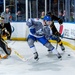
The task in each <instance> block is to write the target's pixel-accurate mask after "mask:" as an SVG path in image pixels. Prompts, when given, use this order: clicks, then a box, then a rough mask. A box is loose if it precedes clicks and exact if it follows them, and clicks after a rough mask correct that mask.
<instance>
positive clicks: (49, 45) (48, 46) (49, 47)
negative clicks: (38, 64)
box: [45, 42, 54, 50]
mask: <svg viewBox="0 0 75 75" xmlns="http://www.w3.org/2000/svg"><path fill="white" fill-rule="evenodd" d="M45 46H46V47H47V48H48V49H50V50H52V49H53V48H54V46H53V45H52V44H51V43H49V42H47V43H46V44H45Z"/></svg>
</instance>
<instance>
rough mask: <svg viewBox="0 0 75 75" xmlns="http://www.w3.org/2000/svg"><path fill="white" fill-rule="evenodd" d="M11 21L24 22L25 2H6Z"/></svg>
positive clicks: (20, 0) (16, 0)
mask: <svg viewBox="0 0 75 75" xmlns="http://www.w3.org/2000/svg"><path fill="white" fill-rule="evenodd" d="M6 6H8V7H9V8H10V13H11V15H12V20H13V21H25V0H6Z"/></svg>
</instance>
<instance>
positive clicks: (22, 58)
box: [1, 40, 25, 61]
mask: <svg viewBox="0 0 75 75" xmlns="http://www.w3.org/2000/svg"><path fill="white" fill-rule="evenodd" d="M1 41H2V42H3V43H4V44H5V45H6V46H7V47H8V45H7V43H6V42H5V41H3V40H1ZM10 48H11V47H10ZM11 49H13V48H11ZM12 51H13V52H14V53H15V54H16V56H17V57H18V58H20V59H21V60H22V61H24V60H25V59H24V57H23V56H22V55H21V54H19V53H18V52H17V51H16V50H15V49H13V50H12Z"/></svg>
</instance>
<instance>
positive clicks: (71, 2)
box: [70, 0, 75, 22]
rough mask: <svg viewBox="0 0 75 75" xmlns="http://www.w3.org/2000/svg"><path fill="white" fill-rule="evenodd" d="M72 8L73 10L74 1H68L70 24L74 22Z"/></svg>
mask: <svg viewBox="0 0 75 75" xmlns="http://www.w3.org/2000/svg"><path fill="white" fill-rule="evenodd" d="M74 8H75V6H74V0H71V1H70V21H71V22H74V15H75V14H74Z"/></svg>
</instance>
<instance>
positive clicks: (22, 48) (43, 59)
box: [0, 41, 75, 75]
mask: <svg viewBox="0 0 75 75" xmlns="http://www.w3.org/2000/svg"><path fill="white" fill-rule="evenodd" d="M52 44H53V45H54V46H55V47H56V44H55V43H52ZM35 45H36V49H37V51H38V53H39V61H35V60H34V59H33V58H31V59H29V60H27V61H22V60H21V59H19V58H18V57H17V56H16V55H15V53H14V52H13V51H12V54H11V56H10V57H9V58H8V59H0V75H75V51H74V50H72V49H71V48H69V47H68V46H65V49H66V52H65V53H63V52H62V51H61V49H60V47H59V46H58V48H57V50H58V51H59V52H60V53H61V54H62V60H59V59H58V58H57V57H56V56H55V55H53V54H49V53H48V52H47V48H45V47H44V46H43V45H42V44H40V43H39V42H35ZM9 46H10V47H12V48H13V50H16V51H17V52H18V53H20V54H21V55H22V56H23V57H24V58H26V59H27V58H29V57H32V56H33V54H32V51H31V50H30V48H29V46H28V44H27V42H26V41H11V42H10V43H9ZM68 54H70V56H68Z"/></svg>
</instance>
